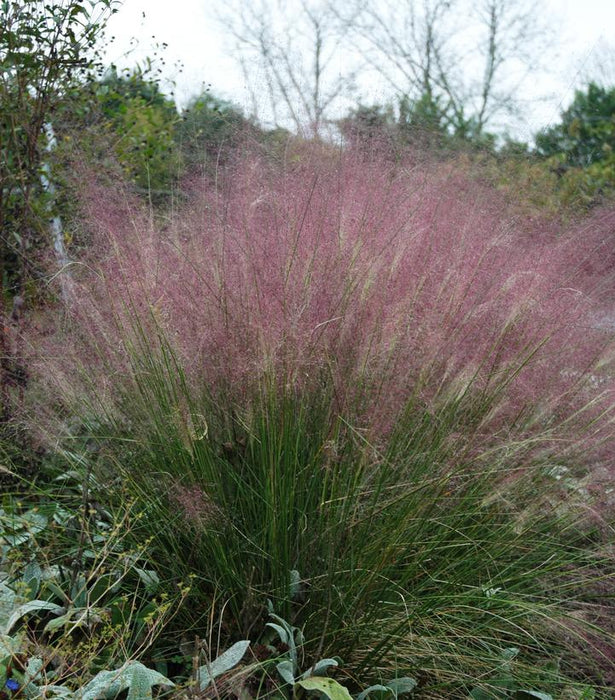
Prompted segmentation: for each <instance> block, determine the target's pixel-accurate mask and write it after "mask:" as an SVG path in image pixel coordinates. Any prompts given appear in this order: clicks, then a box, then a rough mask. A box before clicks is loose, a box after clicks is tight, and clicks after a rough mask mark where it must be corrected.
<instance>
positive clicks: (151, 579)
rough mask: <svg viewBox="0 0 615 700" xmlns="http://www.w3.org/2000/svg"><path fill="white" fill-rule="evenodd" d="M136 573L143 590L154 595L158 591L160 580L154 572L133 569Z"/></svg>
mask: <svg viewBox="0 0 615 700" xmlns="http://www.w3.org/2000/svg"><path fill="white" fill-rule="evenodd" d="M135 571H136V573H137V574H138V576H139V578H140V579H141V581H142V582H143V584H144V585H145V589H146V590H147V592H148V593H155V592H156V591H157V590H158V586H159V585H160V579H159V578H158V574H157V573H156V572H155V571H152V570H151V569H137V568H135Z"/></svg>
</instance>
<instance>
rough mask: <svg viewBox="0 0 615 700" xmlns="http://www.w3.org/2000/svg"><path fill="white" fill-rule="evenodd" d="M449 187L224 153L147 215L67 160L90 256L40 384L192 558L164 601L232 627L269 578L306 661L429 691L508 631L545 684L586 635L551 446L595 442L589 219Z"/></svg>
mask: <svg viewBox="0 0 615 700" xmlns="http://www.w3.org/2000/svg"><path fill="white" fill-rule="evenodd" d="M472 187H474V188H475V187H476V186H475V185H472ZM467 190H468V186H467V183H464V182H463V181H461V180H459V179H457V178H456V177H455V176H453V175H451V174H446V176H445V175H443V174H442V172H441V171H438V170H436V171H434V172H417V171H413V170H410V169H404V168H403V167H402V168H400V167H399V166H398V167H397V170H394V169H391V168H389V167H388V166H385V164H383V163H376V164H367V163H364V162H360V161H357V160H353V157H352V156H351V155H348V156H342V157H339V158H334V157H333V156H332V155H331V154H327V153H324V154H323V152H322V151H319V152H316V153H313V154H311V153H309V152H305V153H303V154H302V156H301V159H300V160H299V161H298V162H296V163H291V164H289V165H288V166H287V167H286V168H283V167H281V166H279V165H276V166H271V165H270V164H267V163H265V162H263V161H260V160H258V159H257V158H247V159H246V160H245V161H243V162H241V163H240V164H238V165H237V166H236V169H235V170H232V171H231V172H229V173H227V177H226V180H224V182H223V185H222V186H221V189H218V190H212V189H211V188H210V187H208V186H206V187H204V188H203V189H202V191H201V192H200V193H198V194H195V195H194V201H193V202H192V203H191V207H190V208H189V209H187V210H186V211H185V212H183V214H182V215H181V216H178V218H177V220H175V221H173V222H171V224H170V225H169V226H167V228H166V229H165V230H160V231H159V230H155V229H153V228H152V226H151V224H150V223H148V222H147V221H146V220H145V219H143V220H140V219H139V218H138V215H137V214H136V213H135V212H134V210H131V209H128V210H126V211H124V212H122V211H121V209H120V210H118V211H115V212H114V211H112V208H111V204H110V202H109V200H108V199H103V198H102V197H103V195H104V193H101V192H100V191H99V190H97V189H96V186H95V184H94V183H92V184H91V185H90V190H89V194H88V193H86V195H87V196H86V198H85V199H86V204H87V206H88V207H89V208H90V215H91V216H92V215H94V217H95V219H94V220H95V221H96V222H97V226H98V228H99V234H98V238H97V241H98V243H97V249H96V251H95V253H96V254H95V256H94V255H93V256H92V260H91V261H89V264H90V266H91V268H92V269H96V274H95V275H87V274H85V275H84V279H83V281H82V284H81V287H80V289H79V290H78V294H77V295H76V296H75V299H74V301H73V304H72V307H71V308H70V309H68V313H69V317H68V318H69V320H70V323H69V325H68V330H67V331H65V332H64V334H58V335H57V336H55V337H54V338H52V339H51V340H49V339H47V340H46V341H45V342H46V343H47V346H46V347H45V348H44V349H45V351H46V353H47V354H49V351H50V349H54V348H55V356H56V357H58V356H60V355H61V359H60V360H56V361H55V362H53V363H50V361H49V360H46V362H44V363H41V374H40V377H41V378H40V381H41V382H42V383H43V384H44V383H47V385H51V384H54V385H55V387H56V388H58V387H59V389H60V391H59V394H58V393H56V395H59V396H60V397H61V400H62V401H63V402H64V405H65V406H66V407H67V408H68V410H69V411H70V412H75V411H79V415H80V416H81V417H82V420H83V423H84V425H85V426H86V429H88V430H91V431H92V432H95V433H96V434H98V435H104V436H105V437H107V438H108V441H107V447H106V448H105V449H106V455H107V464H106V466H105V467H101V466H99V467H98V469H101V470H103V472H104V470H105V469H106V470H107V471H106V472H104V473H107V474H113V475H120V476H121V478H122V479H123V480H124V481H125V482H126V483H127V484H129V486H130V489H131V490H132V491H133V492H134V493H135V495H136V496H137V497H138V498H139V499H140V500H141V501H142V502H143V504H145V512H146V518H145V519H144V521H143V522H142V527H143V530H144V533H145V534H146V535H148V536H149V535H153V536H155V538H156V539H155V541H156V543H157V545H156V546H157V561H158V563H159V565H160V567H161V568H164V569H166V570H167V571H173V572H175V573H176V574H177V576H178V577H180V578H181V577H184V576H186V575H187V574H189V573H192V574H194V575H195V576H196V579H197V583H198V585H196V586H195V587H194V591H195V592H194V594H193V604H192V605H191V606H190V607H189V608H186V610H185V616H184V618H183V619H184V624H191V625H193V626H194V629H196V630H199V629H201V631H202V627H201V628H199V625H201V626H203V625H205V624H206V621H205V617H206V616H207V615H208V614H209V613H210V611H211V609H212V605H213V601H221V602H220V603H219V604H220V605H221V606H222V607H223V608H224V616H223V620H222V621H221V622H220V629H219V634H220V636H221V638H228V639H231V638H240V637H242V638H245V637H249V638H254V637H255V636H258V634H259V633H260V631H261V630H262V629H263V625H264V622H265V621H266V605H265V603H266V601H267V600H271V601H272V602H273V606H274V609H275V610H276V612H277V613H278V614H279V615H281V616H282V617H284V618H286V619H288V620H289V621H293V624H295V625H299V626H302V627H303V628H304V631H305V635H306V639H307V642H306V653H307V655H308V658H309V659H310V662H311V661H313V660H315V659H316V657H317V656H319V655H320V656H331V655H336V654H339V655H340V656H342V657H343V659H344V661H345V665H346V666H347V668H348V669H350V671H351V672H352V673H355V674H357V677H358V678H360V679H363V678H377V677H378V676H379V675H389V676H390V675H391V674H393V675H394V674H395V673H397V672H399V671H401V673H402V674H415V675H417V676H418V677H419V679H420V681H421V688H422V689H423V691H424V693H426V694H427V695H429V693H431V694H432V696H433V697H443V696H445V695H446V694H453V695H455V693H457V694H459V693H467V692H468V690H469V689H470V688H472V687H474V686H476V685H477V684H481V683H483V684H485V685H489V684H490V683H491V682H492V681H493V678H494V677H495V676H497V671H498V668H499V667H500V666H501V658H502V657H501V654H502V652H503V650H504V649H506V648H509V647H517V648H519V649H520V655H519V658H518V661H517V662H516V665H515V669H516V673H517V674H518V676H519V678H520V681H522V682H523V683H525V684H529V687H538V686H540V687H542V688H547V689H551V690H554V689H555V690H557V689H558V688H560V689H561V688H562V687H563V684H564V682H569V681H570V676H573V675H574V669H573V668H572V667H571V665H570V664H571V659H572V658H573V657H572V656H571V653H572V654H573V655H578V654H581V651H580V649H582V648H583V647H585V648H586V649H587V648H588V640H591V639H594V638H596V639H597V637H599V636H600V635H599V633H598V632H595V631H588V629H587V628H584V627H583V623H582V621H581V619H580V617H581V615H580V612H579V611H580V610H581V608H583V603H582V602H581V601H577V600H575V597H576V596H578V595H580V594H581V593H582V588H583V586H584V585H586V584H587V582H589V581H591V580H594V579H596V580H600V579H601V577H602V576H603V572H604V567H605V565H606V560H605V559H604V557H599V556H598V555H597V554H595V553H592V552H591V551H590V549H589V548H588V546H587V537H588V534H587V532H588V530H587V527H588V526H587V525H584V528H585V529H581V528H580V527H579V522H578V521H579V520H580V519H581V516H583V515H586V512H587V510H588V509H589V505H588V504H587V503H585V504H583V503H581V506H580V507H579V508H577V507H575V506H574V505H573V504H572V503H566V502H565V500H564V498H563V496H562V493H563V492H562V489H561V488H560V484H559V482H558V480H557V479H556V478H555V477H554V476H553V474H554V473H555V472H554V471H553V470H554V467H561V466H562V465H565V466H566V467H567V468H569V469H577V470H580V471H582V472H583V473H587V471H588V470H591V469H592V466H593V465H594V464H595V463H597V462H599V461H600V460H605V459H608V458H609V456H610V455H611V453H612V442H611V438H612V431H611V422H612V414H611V413H612V412H611V407H612V387H611V376H610V366H609V357H608V348H609V342H610V333H608V332H607V331H606V330H605V328H604V327H600V322H599V320H598V319H599V318H600V313H601V310H603V306H601V304H603V302H604V299H605V288H606V287H609V285H611V287H612V284H613V280H612V277H609V275H608V274H607V271H605V273H604V274H602V275H600V276H599V279H598V278H597V276H596V274H595V265H596V264H597V261H598V262H600V264H602V263H603V262H604V261H603V259H602V257H603V256H604V255H605V254H606V253H605V251H606V247H605V246H604V245H602V244H601V243H600V239H601V237H602V238H603V231H604V221H598V222H595V224H594V226H593V228H592V227H591V226H588V227H586V229H585V230H584V231H583V233H584V238H583V240H581V239H579V238H578V237H577V238H575V236H574V235H573V234H572V233H570V234H567V235H563V236H562V237H561V238H560V239H555V238H554V237H553V236H551V235H547V234H544V235H543V234H542V231H541V229H540V225H536V224H534V226H535V228H534V229H533V230H532V229H531V226H529V230H528V226H527V225H526V229H525V230H523V228H522V227H521V226H517V225H515V222H514V221H511V220H508V219H505V218H502V213H501V212H500V211H499V210H498V207H499V204H500V203H499V200H498V198H497V195H496V194H495V193H493V192H491V191H488V190H484V191H480V190H477V191H474V190H473V191H467ZM88 197H89V198H88ZM590 238H591V239H592V241H593V243H592V242H591V241H589V239H590ZM580 251H582V255H583V256H584V258H583V259H582V261H581V263H578V262H577V263H576V264H575V265H572V264H571V260H572V259H573V258H575V259H578V255H579V252H580ZM77 284H78V282H77ZM611 287H609V288H611ZM51 365H53V381H51V380H50V366H51ZM39 420H42V419H39ZM602 522H603V526H604V520H603V521H602ZM293 572H298V574H299V577H300V585H299V586H298V587H297V585H296V584H297V582H296V580H294V577H296V575H295V574H293ZM596 635H597V637H596ZM575 640H576V641H575ZM566 647H568V648H569V649H572V652H571V653H568V656H566V654H565V649H566ZM590 647H591V644H590ZM599 649H602V651H599ZM584 653H585V652H584ZM592 654H593V655H600V654H602V656H603V657H604V656H605V654H607V652H604V647H599V645H598V644H596V645H595V647H594V648H593V651H590V652H589V654H587V653H586V654H585V655H586V657H587V659H588V661H587V663H589V661H591V659H590V657H591V656H592ZM560 657H563V658H564V659H565V660H564V662H563V667H562V673H561V674H557V673H555V672H553V671H547V670H545V666H544V662H545V661H546V660H548V659H551V660H553V659H556V658H560ZM566 659H567V660H566ZM603 661H604V659H603ZM610 662H611V663H612V659H611V661H610ZM605 663H606V661H605ZM566 664H568V666H566ZM581 675H582V674H581ZM566 677H567V678H568V680H566V681H564V679H565V678H566ZM438 693H440V695H438Z"/></svg>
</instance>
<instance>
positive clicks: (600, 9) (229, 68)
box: [107, 0, 615, 139]
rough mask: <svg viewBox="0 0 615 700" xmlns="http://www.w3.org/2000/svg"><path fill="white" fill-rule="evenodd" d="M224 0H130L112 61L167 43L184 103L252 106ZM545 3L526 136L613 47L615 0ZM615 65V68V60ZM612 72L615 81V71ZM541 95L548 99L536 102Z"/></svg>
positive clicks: (554, 113)
mask: <svg viewBox="0 0 615 700" xmlns="http://www.w3.org/2000/svg"><path fill="white" fill-rule="evenodd" d="M218 2H219V0H172V1H170V0H124V2H123V5H122V7H121V8H120V10H119V12H118V13H117V14H116V15H115V16H114V17H113V18H112V19H111V21H110V23H109V26H108V32H107V34H108V36H109V37H111V36H114V37H115V39H114V41H113V42H112V44H111V47H110V50H109V53H108V60H113V61H115V62H116V63H117V64H118V65H120V66H122V67H124V66H127V67H131V66H133V65H134V64H135V63H136V62H137V61H142V60H143V58H144V57H145V56H152V55H153V54H154V53H155V46H156V45H162V43H166V44H167V45H168V46H167V48H166V49H165V50H163V51H162V52H160V54H159V55H160V56H161V58H162V59H164V61H165V63H164V65H162V66H161V67H162V68H163V70H164V75H165V77H166V78H167V79H168V80H170V81H173V82H174V83H175V85H176V98H177V100H178V102H179V104H180V105H181V104H185V102H186V101H187V100H188V99H189V97H190V96H193V95H196V94H198V93H199V92H201V91H202V89H203V87H209V88H210V89H211V91H212V92H213V93H214V94H215V95H217V96H220V97H223V98H225V99H229V100H231V101H232V102H234V103H236V104H238V105H240V106H242V107H244V108H246V109H248V105H249V95H248V90H247V87H246V85H245V84H244V81H243V79H242V76H241V73H240V71H239V69H238V67H237V65H236V63H235V62H234V61H233V59H232V58H231V56H229V50H228V44H225V38H224V37H223V35H222V34H221V31H220V29H219V27H218V26H217V25H216V24H215V23H214V22H213V21H212V19H211V17H212V12H211V9H212V3H216V4H217V3H218ZM246 2H250V0H246ZM540 7H541V8H542V11H543V13H544V15H545V16H546V17H548V18H552V20H553V24H554V26H556V27H558V33H557V36H558V44H559V49H560V51H559V58H558V60H557V61H555V62H554V63H556V65H554V66H553V71H552V74H550V75H549V77H548V78H547V79H543V80H542V81H541V82H537V81H536V80H534V79H532V77H531V76H530V77H529V78H528V79H527V80H526V81H525V82H524V84H523V85H521V88H520V90H521V92H522V93H523V94H522V95H521V97H522V98H524V99H526V100H527V99H529V100H531V102H530V105H531V107H530V108H528V109H527V110H525V111H524V114H523V115H522V117H521V118H520V119H518V120H517V121H516V123H515V124H514V125H512V127H511V128H512V129H513V130H514V132H515V136H517V137H518V138H525V139H530V137H531V135H532V134H533V133H535V132H536V131H537V130H538V129H539V128H540V127H542V126H544V125H546V124H548V123H550V122H553V121H557V119H558V115H559V112H560V111H561V109H562V108H565V107H566V106H567V105H568V104H569V102H570V100H571V98H572V96H573V93H574V88H575V87H578V86H579V85H581V84H583V81H584V79H585V78H586V76H587V72H588V71H590V72H591V71H592V70H593V69H594V66H595V65H596V64H598V63H600V62H601V58H602V56H603V55H604V53H605V47H607V46H609V45H610V46H611V47H613V46H615V0H543V2H542V3H541V4H540ZM135 39H136V44H135ZM225 47H226V48H225ZM613 55H615V54H613ZM180 66H181V71H180ZM611 66H613V68H615V65H614V62H613V60H611ZM612 79H613V82H615V75H613V76H612ZM541 96H543V97H544V96H546V97H547V99H546V100H543V101H538V100H536V102H534V98H538V97H541ZM367 97H368V99H367V100H366V101H367V102H369V101H373V102H376V101H384V100H386V99H387V97H388V96H387V95H379V94H378V90H377V88H374V89H373V90H372V91H371V94H370V95H368V96H367Z"/></svg>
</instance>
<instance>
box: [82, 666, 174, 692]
mask: <svg viewBox="0 0 615 700" xmlns="http://www.w3.org/2000/svg"><path fill="white" fill-rule="evenodd" d="M155 685H169V686H173V685H175V684H174V683H173V682H172V681H170V680H169V679H168V678H167V677H166V676H163V675H162V673H158V671H154V670H153V669H151V668H147V666H144V665H143V664H142V663H141V662H139V661H129V662H128V663H127V664H125V665H124V666H122V667H121V668H118V669H116V670H115V671H100V672H99V673H97V674H96V675H95V676H94V678H92V680H91V681H90V682H89V683H88V684H87V685H86V686H85V687H83V688H82V689H81V691H79V692H78V693H77V698H79V700H99V698H115V696H116V695H118V693H121V692H122V690H126V689H128V700H148V699H149V698H151V697H152V687H153V686H155Z"/></svg>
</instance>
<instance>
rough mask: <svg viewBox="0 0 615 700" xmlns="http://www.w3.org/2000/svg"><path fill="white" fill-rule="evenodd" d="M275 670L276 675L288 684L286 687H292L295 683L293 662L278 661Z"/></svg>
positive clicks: (287, 660) (288, 660)
mask: <svg viewBox="0 0 615 700" xmlns="http://www.w3.org/2000/svg"><path fill="white" fill-rule="evenodd" d="M276 669H277V671H278V673H279V674H280V678H281V679H282V680H283V681H284V682H285V683H288V685H294V683H295V668H294V666H293V662H292V661H290V659H286V660H285V661H280V663H279V664H278V665H277V666H276Z"/></svg>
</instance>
